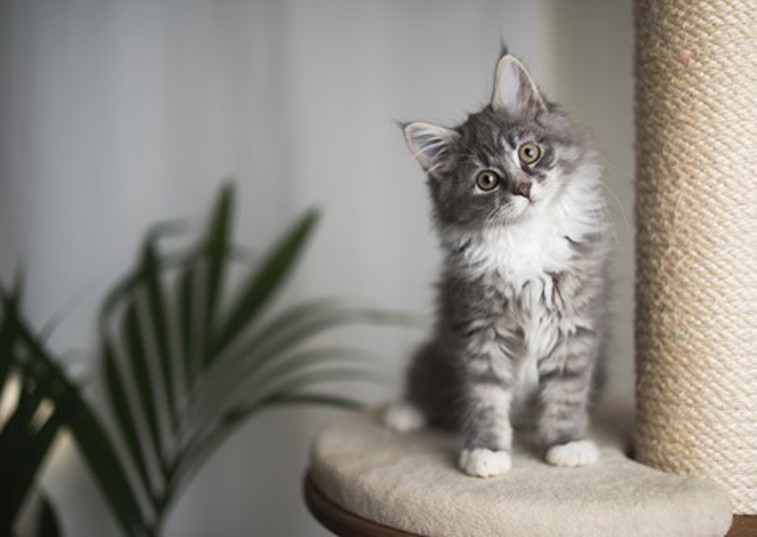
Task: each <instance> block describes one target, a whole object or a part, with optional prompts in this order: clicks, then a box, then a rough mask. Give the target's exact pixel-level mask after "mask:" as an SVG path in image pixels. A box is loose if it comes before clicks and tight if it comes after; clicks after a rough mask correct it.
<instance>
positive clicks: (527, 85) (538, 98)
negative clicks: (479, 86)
mask: <svg viewBox="0 0 757 537" xmlns="http://www.w3.org/2000/svg"><path fill="white" fill-rule="evenodd" d="M491 104H492V108H493V109H494V110H495V111H497V112H504V113H505V114H507V115H509V116H512V117H529V116H535V115H537V114H538V113H539V112H543V111H545V110H546V109H547V105H546V103H545V101H544V97H542V95H541V93H540V92H539V88H538V87H537V86H536V83H535V82H534V79H533V78H531V75H530V74H529V72H528V71H527V70H526V68H525V67H524V66H523V64H522V63H521V62H520V61H519V60H518V59H517V58H515V57H514V56H512V55H510V54H505V55H504V56H502V57H501V58H500V60H499V62H498V63H497V70H496V71H495V74H494V92H493V93H492V103H491Z"/></svg>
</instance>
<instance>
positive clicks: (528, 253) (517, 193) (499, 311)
mask: <svg viewBox="0 0 757 537" xmlns="http://www.w3.org/2000/svg"><path fill="white" fill-rule="evenodd" d="M404 131H405V136H406V139H407V142H408V145H409V147H410V149H411V151H412V152H413V154H414V155H415V156H416V158H417V160H418V161H419V163H420V164H421V166H422V167H423V169H424V170H425V172H426V174H427V176H428V187H429V191H430V195H431V200H432V207H433V217H434V221H435V224H436V228H437V230H438V234H439V237H440V242H441V246H442V248H443V251H444V254H445V255H444V265H443V270H442V275H441V279H440V282H439V284H438V315H437V320H436V324H435V327H434V330H433V334H432V336H431V338H430V339H429V340H428V341H427V342H426V343H425V344H424V345H423V346H421V347H420V349H419V350H418V351H417V352H416V354H415V355H414V357H413V360H412V363H411V366H410V369H409V374H408V377H407V387H406V394H405V395H406V400H405V401H404V402H403V403H401V406H400V407H393V408H390V411H389V413H388V414H387V416H386V419H387V422H388V423H389V424H390V425H393V424H395V423H400V422H401V423H405V424H407V423H413V424H415V425H420V424H422V423H430V424H433V425H437V426H442V427H449V428H454V429H458V430H461V431H462V434H463V441H464V449H463V451H462V453H461V457H460V465H461V467H462V469H463V470H464V471H466V472H468V473H470V474H472V475H477V476H482V477H486V476H491V475H498V474H500V473H503V472H505V471H507V470H508V469H509V467H510V460H509V450H510V444H511V440H512V426H511V423H516V424H517V423H525V424H526V425H531V426H532V427H533V428H536V429H538V433H539V437H540V440H541V444H542V446H543V448H544V455H545V459H546V460H547V462H550V463H552V464H556V465H561V466H580V465H583V464H589V463H591V462H594V460H596V458H597V452H596V448H595V447H594V445H593V444H592V443H591V442H590V441H588V440H585V433H586V426H587V407H588V404H589V401H590V398H591V395H592V392H593V391H595V387H596V381H597V378H598V377H599V373H600V370H601V368H600V367H599V360H598V358H599V356H600V354H601V353H600V350H601V346H602V345H601V344H602V340H603V333H604V325H605V319H606V308H605V302H606V300H605V295H606V283H605V282H606V278H605V272H606V266H607V259H608V254H609V229H608V227H607V226H608V224H607V220H606V218H605V204H604V199H603V195H602V187H601V182H600V181H601V170H600V168H599V166H598V165H597V163H596V154H595V152H594V150H593V149H592V148H591V146H590V145H589V143H588V141H587V139H586V138H585V137H584V136H583V135H582V133H581V132H580V131H579V130H578V129H577V128H576V127H575V126H574V124H573V123H572V122H571V120H570V119H569V118H568V116H567V115H566V114H565V113H564V112H562V111H561V110H560V109H559V108H558V107H557V106H556V105H554V104H553V103H551V102H549V101H547V100H546V99H545V98H544V97H543V96H542V94H541V93H540V92H539V90H538V89H537V86H536V84H535V83H534V82H533V80H532V78H531V76H530V75H529V73H528V72H527V71H526V69H525V68H524V67H523V65H522V64H521V63H520V62H519V61H518V60H517V59H516V58H514V57H513V56H511V55H509V54H507V53H504V54H503V56H502V57H501V59H500V60H499V62H498V65H497V70H496V74H495V87H494V92H493V95H492V100H491V103H490V104H489V105H488V106H486V107H485V108H484V109H483V110H481V111H480V112H478V113H475V114H472V115H470V116H469V117H468V118H467V120H466V121H465V122H464V123H463V124H462V125H459V126H458V127H455V128H445V127H440V126H438V125H432V124H429V123H420V122H418V123H410V124H408V125H405V127H404ZM525 143H535V144H537V145H538V149H539V153H540V156H539V158H538V159H537V160H536V161H535V162H532V163H527V162H524V155H523V153H522V151H523V144H525ZM526 156H528V155H526ZM531 156H533V153H532V154H531ZM525 160H530V159H528V158H526V159H525ZM486 170H490V171H493V172H494V173H495V174H496V177H498V178H499V181H498V182H497V184H496V186H495V188H493V189H489V188H488V187H489V186H490V184H489V183H486V184H485V185H484V186H486V187H487V188H485V189H482V188H481V184H480V183H479V180H480V178H481V172H482V171H486ZM403 420H404V421H403ZM398 428H401V427H398ZM405 428H407V427H405Z"/></svg>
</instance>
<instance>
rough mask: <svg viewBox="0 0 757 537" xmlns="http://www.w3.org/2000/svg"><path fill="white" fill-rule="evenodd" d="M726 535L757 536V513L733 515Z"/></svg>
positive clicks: (733, 536)
mask: <svg viewBox="0 0 757 537" xmlns="http://www.w3.org/2000/svg"><path fill="white" fill-rule="evenodd" d="M726 537H757V515H733V523H732V524H731V529H730V530H728V534H727V535H726Z"/></svg>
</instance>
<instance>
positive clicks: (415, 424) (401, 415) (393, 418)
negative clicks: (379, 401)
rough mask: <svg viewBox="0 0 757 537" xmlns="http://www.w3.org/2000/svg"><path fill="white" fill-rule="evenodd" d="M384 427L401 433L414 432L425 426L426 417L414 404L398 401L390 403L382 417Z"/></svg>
mask: <svg viewBox="0 0 757 537" xmlns="http://www.w3.org/2000/svg"><path fill="white" fill-rule="evenodd" d="M382 418H383V422H384V425H386V426H387V427H389V428H390V429H393V430H395V431H399V432H401V433H405V432H409V431H414V430H416V429H420V428H422V427H424V426H425V425H426V416H425V415H424V414H423V412H421V410H420V409H419V408H418V407H416V406H415V405H414V404H412V403H410V402H408V401H404V400H400V401H394V402H393V403H390V404H389V406H388V407H386V409H385V410H384V415H383V416H382Z"/></svg>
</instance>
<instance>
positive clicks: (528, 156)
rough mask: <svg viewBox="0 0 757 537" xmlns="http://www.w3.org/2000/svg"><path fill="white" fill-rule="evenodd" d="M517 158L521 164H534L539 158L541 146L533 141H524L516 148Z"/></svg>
mask: <svg viewBox="0 0 757 537" xmlns="http://www.w3.org/2000/svg"><path fill="white" fill-rule="evenodd" d="M518 158H519V159H520V161H521V162H522V163H523V164H534V163H535V162H536V161H537V160H539V159H540V158H541V147H539V146H538V145H537V144H535V143H534V142H526V143H524V144H521V146H520V147H519V148H518Z"/></svg>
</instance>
